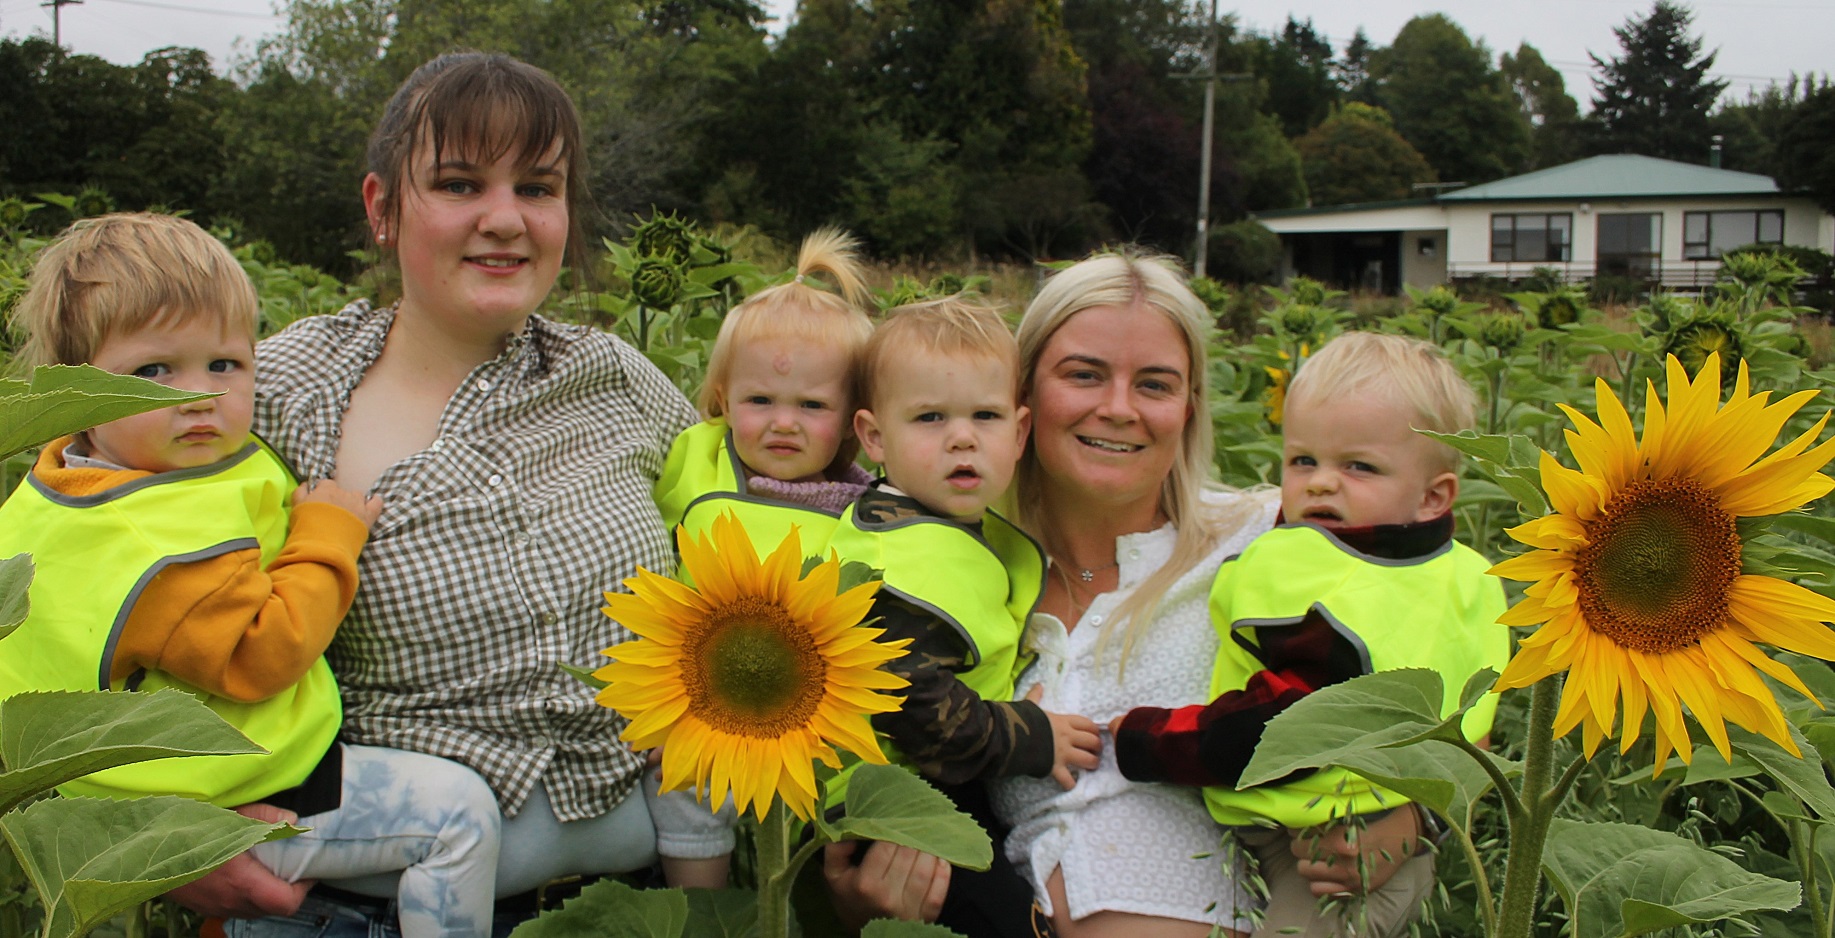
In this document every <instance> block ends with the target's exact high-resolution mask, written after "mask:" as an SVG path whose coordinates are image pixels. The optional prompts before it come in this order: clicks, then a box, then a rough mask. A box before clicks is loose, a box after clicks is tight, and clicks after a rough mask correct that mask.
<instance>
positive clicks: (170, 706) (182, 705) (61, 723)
mask: <svg viewBox="0 0 1835 938" xmlns="http://www.w3.org/2000/svg"><path fill="white" fill-rule="evenodd" d="M265 751H266V750H264V749H262V748H261V747H260V746H257V745H255V744H254V743H252V742H249V741H248V739H247V737H245V736H243V735H242V734H241V733H239V732H237V731H236V729H235V728H234V727H232V726H230V725H229V724H228V723H225V722H223V718H222V717H220V716H218V715H217V714H216V713H215V712H214V711H212V710H211V709H210V708H209V707H206V706H204V704H203V702H202V701H200V700H198V699H197V698H196V697H193V696H191V695H190V694H187V693H185V692H184V691H181V690H172V689H166V690H157V691H153V692H152V693H133V694H129V693H118V694H117V693H102V692H99V691H90V692H83V691H28V692H26V693H23V694H19V695H17V696H14V697H10V698H8V699H6V700H4V701H0V766H5V768H6V771H5V772H0V812H4V811H7V810H9V809H11V808H12V807H13V806H15V805H17V804H19V803H20V802H22V801H24V800H26V799H27V798H30V797H32V796H33V795H36V794H38V793H40V792H44V791H49V790H51V789H52V788H56V787H57V786H59V785H62V784H64V783H65V782H69V781H72V780H74V779H78V778H82V777H83V776H85V775H88V774H90V773H92V772H100V771H102V770H103V769H111V768H114V767H116V766H121V765H128V764H130V763H134V762H146V761H148V760H152V759H166V758H171V757H173V756H208V755H240V754H245V753H259V752H265Z"/></svg>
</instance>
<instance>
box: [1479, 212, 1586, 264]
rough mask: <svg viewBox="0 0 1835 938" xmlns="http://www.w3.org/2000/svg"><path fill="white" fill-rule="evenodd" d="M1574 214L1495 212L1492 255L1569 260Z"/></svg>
mask: <svg viewBox="0 0 1835 938" xmlns="http://www.w3.org/2000/svg"><path fill="white" fill-rule="evenodd" d="M1573 228H1574V216H1573V215H1570V214H1567V213H1565V212H1563V213H1561V214H1558V215H1555V214H1540V213H1538V214H1533V215H1529V214H1517V215H1493V216H1491V259H1492V260H1493V261H1503V262H1506V263H1508V262H1511V261H1525V262H1528V263H1532V264H1546V263H1548V262H1549V261H1565V260H1567V259H1568V249H1569V247H1570V246H1571V245H1572V244H1573V243H1574V239H1573V238H1572V237H1571V236H1570V233H1571V232H1572V231H1573Z"/></svg>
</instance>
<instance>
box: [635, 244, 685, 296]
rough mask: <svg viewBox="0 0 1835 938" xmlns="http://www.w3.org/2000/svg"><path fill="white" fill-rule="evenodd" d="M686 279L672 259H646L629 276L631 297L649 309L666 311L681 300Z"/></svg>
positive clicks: (679, 266)
mask: <svg viewBox="0 0 1835 938" xmlns="http://www.w3.org/2000/svg"><path fill="white" fill-rule="evenodd" d="M687 282H688V278H687V276H686V275H685V274H684V273H683V272H682V266H681V265H680V264H678V263H676V262H675V260H674V259H672V258H667V257H646V258H644V259H643V260H640V261H638V262H637V270H635V271H633V272H632V274H631V296H633V297H635V298H636V300H637V302H639V303H642V304H643V305H645V306H648V307H650V308H651V309H668V308H669V307H671V306H674V305H675V303H676V301H677V300H679V299H681V298H682V288H683V287H684V286H685V285H686V284H687Z"/></svg>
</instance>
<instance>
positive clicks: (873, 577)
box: [835, 560, 886, 593]
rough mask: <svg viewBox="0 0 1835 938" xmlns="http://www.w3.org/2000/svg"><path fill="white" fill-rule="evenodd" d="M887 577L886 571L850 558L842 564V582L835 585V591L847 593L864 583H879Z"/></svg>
mask: <svg viewBox="0 0 1835 938" xmlns="http://www.w3.org/2000/svg"><path fill="white" fill-rule="evenodd" d="M885 578H886V571H884V570H881V569H879V568H878V567H872V566H868V565H866V564H864V563H861V562H860V561H858V560H850V561H848V562H846V563H844V564H842V565H841V582H840V584H839V585H838V586H836V587H835V592H837V593H845V592H847V591H848V590H851V589H853V588H854V587H856V586H859V585H860V584H862V583H877V582H879V581H880V580H883V579H885Z"/></svg>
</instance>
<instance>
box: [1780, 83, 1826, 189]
mask: <svg viewBox="0 0 1835 938" xmlns="http://www.w3.org/2000/svg"><path fill="white" fill-rule="evenodd" d="M1777 166H1778V183H1779V185H1781V186H1783V187H1784V188H1786V189H1804V190H1808V191H1809V193H1810V194H1811V195H1813V196H1815V197H1816V203H1817V204H1818V205H1821V206H1822V210H1823V211H1825V212H1835V86H1831V85H1828V84H1824V85H1823V86H1822V87H1821V88H1818V89H1817V90H1816V91H1815V92H1814V93H1812V94H1810V95H1808V96H1806V97H1805V98H1804V99H1803V101H1802V103H1800V104H1798V105H1797V108H1796V116H1795V119H1794V120H1792V121H1791V122H1790V127H1789V129H1787V130H1786V131H1785V132H1784V135H1783V139H1781V140H1780V141H1779V142H1778V150H1777Z"/></svg>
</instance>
